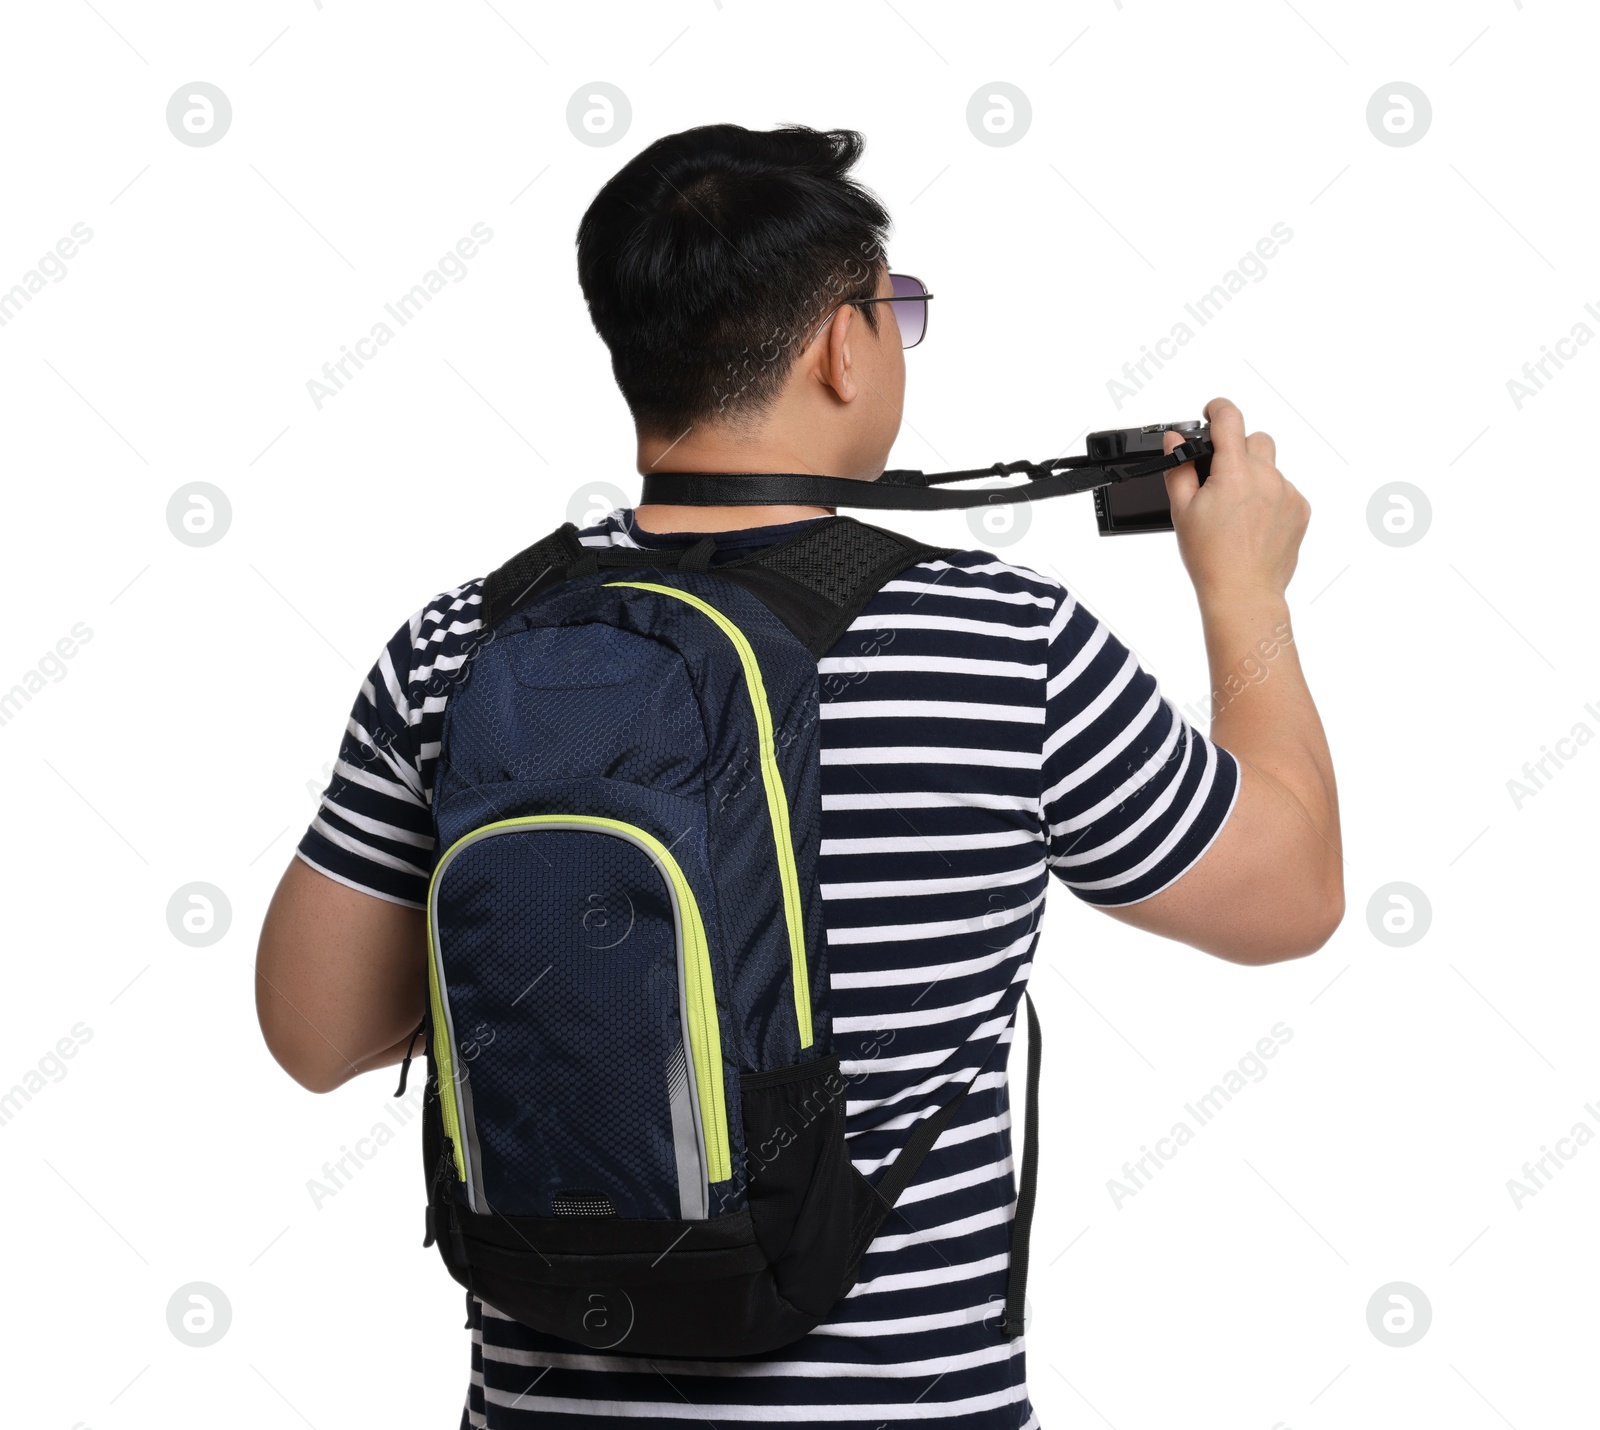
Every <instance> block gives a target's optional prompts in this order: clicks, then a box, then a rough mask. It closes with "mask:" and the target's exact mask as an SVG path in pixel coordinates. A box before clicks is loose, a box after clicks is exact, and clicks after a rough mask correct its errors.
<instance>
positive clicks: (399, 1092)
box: [394, 1014, 428, 1097]
mask: <svg viewBox="0 0 1600 1430" xmlns="http://www.w3.org/2000/svg"><path fill="white" fill-rule="evenodd" d="M427 1026H428V1018H427V1015H426V1014H424V1015H423V1018H422V1021H421V1022H420V1023H418V1024H417V1031H416V1032H414V1033H413V1034H412V1035H411V1039H410V1041H409V1042H408V1043H407V1044H406V1055H405V1057H404V1058H402V1059H401V1060H400V1086H399V1087H397V1088H396V1089H395V1090H394V1095H395V1096H396V1097H404V1096H405V1095H406V1078H407V1076H408V1075H409V1074H410V1072H411V1052H412V1049H414V1048H415V1047H416V1046H417V1039H418V1038H420V1037H421V1036H422V1030H423V1029H424V1028H426V1027H427Z"/></svg>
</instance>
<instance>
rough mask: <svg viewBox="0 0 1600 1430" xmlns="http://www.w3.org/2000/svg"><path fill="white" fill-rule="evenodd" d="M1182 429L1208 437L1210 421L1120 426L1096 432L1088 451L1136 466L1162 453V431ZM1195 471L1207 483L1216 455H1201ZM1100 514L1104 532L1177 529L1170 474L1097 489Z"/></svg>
mask: <svg viewBox="0 0 1600 1430" xmlns="http://www.w3.org/2000/svg"><path fill="white" fill-rule="evenodd" d="M1164 432H1177V433H1180V434H1181V435H1182V436H1183V437H1184V438H1185V439H1186V440H1187V439H1192V438H1197V437H1208V436H1209V435H1210V432H1211V426H1210V424H1209V423H1207V422H1201V421H1189V422H1154V423H1152V424H1151V425H1150V426H1148V427H1118V428H1113V429H1111V430H1109V431H1106V432H1091V433H1090V434H1089V440H1088V445H1087V447H1086V448H1085V451H1086V452H1087V453H1088V455H1089V457H1090V458H1091V459H1092V460H1094V461H1096V462H1106V463H1116V462H1119V461H1123V460H1125V461H1126V462H1127V463H1128V465H1130V466H1132V465H1134V464H1136V463H1139V462H1145V461H1148V460H1149V459H1150V458H1152V457H1159V456H1160V455H1161V447H1162V434H1163V433H1164ZM1195 471H1196V473H1197V474H1198V475H1199V477H1200V480H1201V482H1202V483H1203V482H1204V481H1205V479H1206V477H1207V476H1209V475H1210V472H1211V458H1210V457H1209V456H1205V457H1201V458H1200V459H1199V460H1198V461H1196V462H1195ZM1094 515H1095V520H1096V522H1098V523H1099V527H1100V535H1101V536H1129V535H1134V534H1137V533H1139V532H1145V531H1171V530H1172V508H1171V506H1170V505H1169V504H1168V502H1167V480H1166V474H1165V473H1163V472H1156V473H1155V474H1154V475H1152V476H1145V477H1131V478H1129V479H1128V480H1127V481H1122V482H1113V483H1111V484H1110V485H1108V486H1103V487H1096V488H1095V489H1094Z"/></svg>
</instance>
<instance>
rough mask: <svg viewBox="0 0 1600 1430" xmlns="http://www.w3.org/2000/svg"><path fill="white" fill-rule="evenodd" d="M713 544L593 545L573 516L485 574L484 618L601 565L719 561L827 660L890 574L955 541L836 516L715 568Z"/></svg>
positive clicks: (690, 567) (498, 616) (495, 619)
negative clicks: (933, 541)
mask: <svg viewBox="0 0 1600 1430" xmlns="http://www.w3.org/2000/svg"><path fill="white" fill-rule="evenodd" d="M714 550H715V543H714V542H713V541H711V540H710V539H707V540H705V541H700V542H696V543H695V544H694V545H693V546H690V547H686V548H683V549H677V548H673V549H650V548H646V549H643V550H635V549H633V548H630V547H617V546H608V547H586V546H584V545H583V543H582V542H581V541H579V540H578V528H577V527H575V526H574V525H573V524H572V523H571V522H570V521H569V522H567V523H566V525H564V526H562V527H561V528H560V529H559V530H556V531H553V532H551V533H550V535H549V536H543V537H540V538H539V540H538V541H536V542H534V543H533V545H532V546H529V547H526V548H524V549H523V550H522V551H519V552H518V553H517V554H516V555H515V556H513V557H512V558H511V559H510V560H509V561H507V562H506V563H505V564H504V565H503V566H500V567H499V568H497V569H496V570H495V571H494V572H492V573H491V574H490V576H489V577H488V579H487V580H486V581H485V582H484V584H483V623H484V626H485V627H486V628H487V629H490V630H492V629H494V628H495V627H496V626H498V625H499V624H500V622H501V621H503V620H505V619H506V617H507V616H509V615H511V614H512V613H513V612H515V611H517V610H519V609H520V608H521V607H523V606H524V605H526V604H527V603H528V602H529V601H531V600H532V599H533V598H534V597H535V596H536V595H538V594H539V593H540V592H541V591H545V590H548V589H549V588H550V587H551V586H553V585H556V584H557V583H559V582H562V581H566V580H569V579H570V578H572V577H574V576H582V575H587V574H589V573H590V572H593V571H596V570H598V569H600V568H601V567H612V566H616V567H647V566H656V567H667V568H671V569H675V570H686V571H704V570H707V569H714V571H715V574H716V575H718V576H720V577H724V578H726V579H727V580H730V581H733V582H735V583H736V584H738V585H740V586H743V587H744V588H745V589H746V590H748V591H749V592H750V593H751V594H752V595H753V596H755V597H756V598H757V599H758V600H760V601H761V602H762V603H763V604H764V605H765V606H766V607H767V608H768V609H769V610H771V611H772V613H773V614H774V615H776V616H777V617H778V619H779V620H781V621H782V622H783V623H784V624H785V625H786V626H788V627H789V629H790V630H791V631H792V632H793V633H794V635H795V636H796V638H797V639H798V640H799V641H800V642H801V643H802V644H803V645H804V646H805V647H806V649H807V650H809V651H810V652H811V654H812V655H813V656H814V657H816V658H817V659H818V660H820V659H822V657H823V656H824V655H825V654H826V653H827V651H828V649H829V647H831V646H832V645H833V643H834V642H835V641H836V640H838V639H839V637H840V636H841V635H842V634H843V633H844V631H845V630H846V628H847V627H848V626H849V625H850V622H851V621H853V620H854V619H855V618H856V617H857V616H858V615H860V614H861V610H862V607H864V606H865V605H866V604H867V602H868V601H870V600H871V599H872V598H873V597H874V596H875V595H877V593H878V591H879V589H880V588H881V587H882V586H883V584H884V582H886V581H891V580H893V579H894V578H895V577H896V576H898V575H899V574H900V573H901V572H902V571H904V570H906V569H907V568H909V567H912V566H915V565H916V564H917V563H918V562H919V561H927V560H930V559H932V558H934V557H938V556H947V555H949V554H950V551H951V548H949V547H941V546H928V545H926V544H924V543H923V542H920V541H916V540H914V539H913V538H911V537H909V536H902V535H900V534H899V533H898V532H894V531H885V530H884V529H883V528H882V527H877V526H868V525H867V524H866V523H865V522H860V521H856V520H855V519H854V518H853V517H848V516H836V517H832V518H830V519H829V520H827V521H821V522H818V523H817V525H815V526H813V527H810V528H808V529H807V530H805V531H802V532H800V533H799V534H798V535H795V536H792V537H790V538H789V539H788V540H787V541H780V542H778V543H777V544H775V545H773V546H768V547H764V548H763V549H762V550H760V551H758V552H756V553H755V554H754V555H751V556H743V557H740V558H739V559H738V560H736V561H729V562H727V563H726V564H725V565H722V566H717V567H715V568H710V567H709V566H708V563H709V560H710V557H711V554H712V552H713V551H714Z"/></svg>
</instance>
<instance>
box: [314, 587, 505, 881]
mask: <svg viewBox="0 0 1600 1430" xmlns="http://www.w3.org/2000/svg"><path fill="white" fill-rule="evenodd" d="M480 586H481V583H473V584H472V585H471V586H466V587H461V588H458V589H456V590H453V591H447V592H445V593H444V594H443V595H441V596H439V597H437V598H436V599H435V600H433V601H431V602H430V603H429V604H428V605H427V606H425V607H423V609H422V610H420V611H418V612H417V613H416V614H415V615H413V616H412V617H411V619H410V620H408V621H407V622H406V624H405V625H403V626H402V627H401V628H400V629H399V630H398V631H396V632H395V634H394V636H393V638H392V639H391V640H390V641H389V643H388V644H387V645H386V646H385V647H384V648H383V651H382V653H381V654H380V655H379V656H378V659H377V662H376V663H375V664H374V665H373V667H372V670H371V672H370V673H369V674H368V676H367V678H366V679H365V680H364V681H362V683H361V689H360V690H359V691H358V692H357V694H356V699H355V704H354V705H353V706H352V707H351V710H350V718H349V720H348V721H347V722H346V723H345V729H344V738H343V739H342V740H341V741H340V743H339V757H338V760H337V762H336V763H335V765H334V768H333V777H332V778H331V779H330V780H329V782H328V788H327V789H326V790H325V791H324V792H323V796H322V803H321V806H320V807H319V808H318V810H317V816H316V818H315V819H313V820H312V821H311V826H310V828H308V829H307V830H306V832H305V836H304V838H302V839H301V841H300V845H299V848H298V850H297V851H296V852H297V853H298V854H299V856H300V858H302V859H303V860H305V862H306V863H307V864H309V865H311V867H312V868H313V869H316V870H318V871H319V872H320V873H323V874H326V875H327V876H328V877H329V878H330V879H335V880H337V881H338V882H339V883H341V884H346V885H348V886H349V887H350V888H352V889H359V890H361V891H362V892H363V893H367V894H372V895H375V896H376V897H377V898H380V899H387V900H389V901H390V902H391V903H396V904H406V905H408V906H410V907H412V908H419V909H420V908H422V907H423V906H424V905H425V903H426V901H427V895H428V879H429V877H430V876H431V874H432V871H433V861H434V836H433V813H432V808H431V804H430V791H431V789H432V786H433V773H434V770H433V767H434V765H435V763H436V762H437V760H438V753H439V736H440V732H441V729H442V727H443V723H444V707H445V701H446V698H447V696H448V694H449V691H450V689H451V688H452V687H453V686H454V685H455V684H456V683H457V681H458V679H459V677H460V673H461V670H462V668H463V667H464V665H465V662H466V660H467V659H468V658H469V656H470V654H471V652H472V649H473V647H474V645H475V644H476V641H477V635H478V632H479V631H480V630H481V625H482V622H481V621H480V620H479V618H478V617H479V612H480V610H481V606H482V602H481V597H480Z"/></svg>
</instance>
